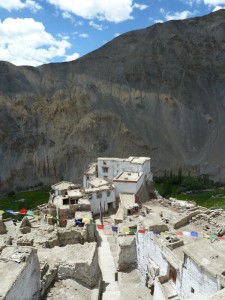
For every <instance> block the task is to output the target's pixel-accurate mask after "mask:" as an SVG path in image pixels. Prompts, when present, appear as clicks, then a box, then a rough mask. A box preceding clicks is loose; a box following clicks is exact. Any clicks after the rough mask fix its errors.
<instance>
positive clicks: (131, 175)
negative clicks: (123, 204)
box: [113, 172, 144, 182]
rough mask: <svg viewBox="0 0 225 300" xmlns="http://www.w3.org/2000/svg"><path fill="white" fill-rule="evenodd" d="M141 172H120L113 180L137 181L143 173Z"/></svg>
mask: <svg viewBox="0 0 225 300" xmlns="http://www.w3.org/2000/svg"><path fill="white" fill-rule="evenodd" d="M143 174H144V173H143V172H122V173H120V174H119V175H117V176H116V177H115V178H114V179H113V181H115V182H117V181H128V182H129V181H131V182H138V181H139V180H140V178H141V176H142V175H143Z"/></svg>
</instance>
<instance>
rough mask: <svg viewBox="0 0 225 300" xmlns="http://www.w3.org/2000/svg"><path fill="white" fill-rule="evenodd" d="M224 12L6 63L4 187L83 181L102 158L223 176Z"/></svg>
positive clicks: (0, 103)
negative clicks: (66, 57)
mask: <svg viewBox="0 0 225 300" xmlns="http://www.w3.org/2000/svg"><path fill="white" fill-rule="evenodd" d="M224 116H225V11H224V10H220V11H217V12H215V13H212V14H210V15H208V16H205V17H200V18H193V19H188V20H182V21H170V22H167V23H164V24H156V25H154V26H151V27H149V28H146V29H143V30H137V31H132V32H128V33H126V34H123V35H121V36H119V37H117V38H116V39H114V40H113V41H111V42H109V43H108V44H106V45H104V46H103V47H102V48H100V49H98V50H96V51H94V52H92V53H90V54H88V55H86V56H84V57H82V58H80V59H78V60H76V61H73V62H68V63H58V64H48V65H43V66H40V67H37V68H33V67H28V66H22V67H16V66H14V65H12V64H10V63H7V62H3V61H2V62H0V119H1V122H0V161H1V164H0V191H1V192H2V191H4V190H10V189H14V188H15V187H18V186H21V187H27V186H31V185H35V184H38V183H39V182H40V181H42V182H47V183H51V182H55V181H58V180H61V179H69V180H73V181H78V180H79V179H80V178H81V176H82V172H83V170H84V169H85V167H86V166H87V165H88V163H89V162H91V161H94V160H96V158H97V157H98V156H118V157H127V156H129V155H131V156H136V155H137V156H150V157H151V158H152V167H153V172H154V173H155V174H160V172H161V173H163V172H164V170H165V169H167V170H170V169H173V170H176V169H178V168H179V166H182V168H183V170H184V171H187V172H188V171H191V173H192V174H202V173H208V174H210V175H212V177H213V178H215V179H219V180H225V159H224V153H225V139H224V136H225V118H224Z"/></svg>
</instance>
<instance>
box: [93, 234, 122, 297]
mask: <svg viewBox="0 0 225 300" xmlns="http://www.w3.org/2000/svg"><path fill="white" fill-rule="evenodd" d="M98 232H99V236H100V245H99V248H98V255H99V265H100V268H101V271H102V281H103V288H102V300H120V295H121V293H120V287H119V283H118V282H117V281H115V273H116V268H115V259H116V256H115V254H116V252H115V251H113V254H114V255H112V252H111V249H110V244H109V241H108V238H107V236H106V235H105V233H104V231H103V230H99V231H98ZM112 238H113V236H111V237H109V240H110V241H113V239H112ZM111 248H113V249H112V250H115V246H113V244H112V245H111Z"/></svg>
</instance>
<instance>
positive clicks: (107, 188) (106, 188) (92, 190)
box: [85, 185, 114, 194]
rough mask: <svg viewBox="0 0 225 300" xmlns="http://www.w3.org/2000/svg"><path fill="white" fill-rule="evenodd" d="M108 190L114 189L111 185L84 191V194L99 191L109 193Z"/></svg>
mask: <svg viewBox="0 0 225 300" xmlns="http://www.w3.org/2000/svg"><path fill="white" fill-rule="evenodd" d="M110 190H114V188H113V187H112V186H111V185H103V186H100V187H98V188H97V187H96V188H88V189H85V194H90V193H95V192H101V191H110Z"/></svg>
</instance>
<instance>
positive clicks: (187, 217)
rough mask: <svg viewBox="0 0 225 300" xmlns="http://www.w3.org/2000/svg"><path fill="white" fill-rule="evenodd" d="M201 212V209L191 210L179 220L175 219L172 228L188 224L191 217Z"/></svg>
mask: <svg viewBox="0 0 225 300" xmlns="http://www.w3.org/2000/svg"><path fill="white" fill-rule="evenodd" d="M200 213H202V211H201V210H196V211H193V212H191V213H190V214H188V215H187V216H185V217H183V218H181V219H180V220H179V221H177V222H176V223H175V224H174V229H178V228H180V227H183V226H185V225H187V224H188V222H189V221H190V220H191V219H192V218H193V217H195V216H196V215H198V214H200Z"/></svg>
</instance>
